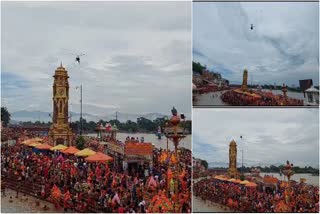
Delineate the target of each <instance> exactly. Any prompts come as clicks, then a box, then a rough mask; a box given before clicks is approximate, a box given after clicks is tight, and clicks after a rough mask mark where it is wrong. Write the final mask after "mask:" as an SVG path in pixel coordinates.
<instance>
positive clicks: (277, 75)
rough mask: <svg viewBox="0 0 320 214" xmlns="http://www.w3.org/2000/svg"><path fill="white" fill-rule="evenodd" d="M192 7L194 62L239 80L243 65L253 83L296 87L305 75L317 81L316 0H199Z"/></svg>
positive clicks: (317, 21) (317, 9)
mask: <svg viewBox="0 0 320 214" xmlns="http://www.w3.org/2000/svg"><path fill="white" fill-rule="evenodd" d="M193 7H194V10H193V20H194V21H193V56H194V61H199V62H201V63H202V64H206V65H207V67H208V68H209V69H211V70H214V71H216V72H220V73H222V75H223V76H224V77H226V78H228V79H229V80H230V81H231V83H236V82H241V73H242V72H243V70H244V68H247V69H248V70H249V74H250V75H249V78H253V82H254V83H256V84H273V83H277V84H282V83H284V82H285V83H286V84H288V85H292V84H295V85H296V86H297V85H299V80H300V79H310V78H311V79H313V82H314V83H315V84H316V85H318V84H319V82H318V79H319V18H318V17H319V7H318V4H317V3H315V2H314V3H310V2H308V3H300V2H299V3H297V2H296V3H294V2H282V3H281V2H280V3H274V2H273V3H272V2H271V3H270V2H259V3H258V2H244V3H243V2H241V3H240V2H232V3H230V2H227V3H226V2H210V3H208V2H207V3H204V2H202V3H193ZM251 24H253V26H254V29H253V30H251V29H250V26H251ZM225 70H227V71H229V72H225ZM249 81H251V80H249Z"/></svg>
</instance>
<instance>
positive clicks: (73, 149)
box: [61, 146, 80, 154]
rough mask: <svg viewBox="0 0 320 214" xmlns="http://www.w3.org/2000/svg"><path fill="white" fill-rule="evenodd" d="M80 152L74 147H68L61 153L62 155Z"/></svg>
mask: <svg viewBox="0 0 320 214" xmlns="http://www.w3.org/2000/svg"><path fill="white" fill-rule="evenodd" d="M79 151H80V150H79V149H77V148H76V147H74V146H70V147H68V148H67V149H65V150H62V151H61V152H62V153H64V154H75V153H77V152H79Z"/></svg>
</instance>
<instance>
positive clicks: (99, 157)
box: [85, 152, 113, 162]
mask: <svg viewBox="0 0 320 214" xmlns="http://www.w3.org/2000/svg"><path fill="white" fill-rule="evenodd" d="M85 160H86V161H88V162H108V161H112V160H113V158H112V157H110V156H109V155H106V154H103V153H101V152H97V153H96V154H94V155H91V156H90V157H87V158H86V159H85Z"/></svg>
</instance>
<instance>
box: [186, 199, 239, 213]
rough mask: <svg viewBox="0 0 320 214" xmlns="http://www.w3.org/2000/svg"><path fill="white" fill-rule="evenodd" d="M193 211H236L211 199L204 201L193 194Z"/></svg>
mask: <svg viewBox="0 0 320 214" xmlns="http://www.w3.org/2000/svg"><path fill="white" fill-rule="evenodd" d="M192 212H194V213H196V212H213V213H229V212H234V211H232V210H230V209H229V207H227V206H224V205H221V204H217V203H214V202H211V201H208V200H207V201H203V200H202V199H201V198H198V197H195V196H194V195H193V196H192Z"/></svg>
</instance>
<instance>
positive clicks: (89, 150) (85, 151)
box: [75, 148, 96, 157]
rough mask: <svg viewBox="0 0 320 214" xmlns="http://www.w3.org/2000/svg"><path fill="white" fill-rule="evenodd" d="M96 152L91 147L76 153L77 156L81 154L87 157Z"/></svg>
mask: <svg viewBox="0 0 320 214" xmlns="http://www.w3.org/2000/svg"><path fill="white" fill-rule="evenodd" d="M94 154H96V152H95V151H92V150H91V149H88V148H86V149H83V150H81V151H79V152H77V153H75V155H76V156H79V157H86V156H91V155H94Z"/></svg>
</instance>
